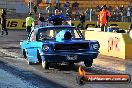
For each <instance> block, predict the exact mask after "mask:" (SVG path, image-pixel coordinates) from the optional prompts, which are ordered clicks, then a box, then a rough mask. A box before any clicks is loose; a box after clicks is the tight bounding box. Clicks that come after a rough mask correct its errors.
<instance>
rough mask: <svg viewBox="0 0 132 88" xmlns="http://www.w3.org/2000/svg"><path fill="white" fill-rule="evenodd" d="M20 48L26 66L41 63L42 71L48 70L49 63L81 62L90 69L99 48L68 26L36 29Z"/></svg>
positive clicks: (78, 31) (96, 43)
mask: <svg viewBox="0 0 132 88" xmlns="http://www.w3.org/2000/svg"><path fill="white" fill-rule="evenodd" d="M20 46H21V50H22V53H23V56H24V58H25V59H27V61H28V64H35V63H42V67H43V68H44V69H49V67H50V64H51V63H63V62H64V63H69V64H74V63H78V62H81V61H84V64H85V66H86V67H91V66H92V63H93V59H95V58H97V56H98V53H99V47H100V45H99V42H98V41H96V40H84V37H83V35H82V33H81V31H80V30H79V29H78V28H76V27H74V26H68V25H67V26H66V25H65V26H64V25H58V26H45V27H36V28H34V29H32V31H31V33H30V35H29V37H28V39H27V40H23V41H21V42H20Z"/></svg>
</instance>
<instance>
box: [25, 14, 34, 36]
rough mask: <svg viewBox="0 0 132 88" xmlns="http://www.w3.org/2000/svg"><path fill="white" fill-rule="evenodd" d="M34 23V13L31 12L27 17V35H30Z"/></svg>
mask: <svg viewBox="0 0 132 88" xmlns="http://www.w3.org/2000/svg"><path fill="white" fill-rule="evenodd" d="M33 24H34V19H33V17H32V14H31V13H29V16H28V17H27V18H26V31H27V33H28V34H27V35H28V36H29V34H30V32H31V28H32V26H33Z"/></svg>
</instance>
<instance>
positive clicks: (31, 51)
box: [27, 30, 38, 61]
mask: <svg viewBox="0 0 132 88" xmlns="http://www.w3.org/2000/svg"><path fill="white" fill-rule="evenodd" d="M36 45H38V42H37V41H36V31H34V30H33V31H32V32H31V35H30V36H29V39H28V41H27V55H28V58H29V59H32V60H33V59H37V48H38V46H36ZM33 61H35V60H33Z"/></svg>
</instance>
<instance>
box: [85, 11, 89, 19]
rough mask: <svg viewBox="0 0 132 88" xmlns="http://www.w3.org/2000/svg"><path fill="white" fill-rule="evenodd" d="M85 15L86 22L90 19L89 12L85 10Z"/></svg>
mask: <svg viewBox="0 0 132 88" xmlns="http://www.w3.org/2000/svg"><path fill="white" fill-rule="evenodd" d="M85 14H86V20H89V18H90V10H89V9H87V10H86V11H85Z"/></svg>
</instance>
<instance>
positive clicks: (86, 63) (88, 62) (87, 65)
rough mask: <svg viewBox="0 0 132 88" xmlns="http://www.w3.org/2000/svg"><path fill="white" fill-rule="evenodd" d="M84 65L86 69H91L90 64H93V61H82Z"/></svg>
mask: <svg viewBox="0 0 132 88" xmlns="http://www.w3.org/2000/svg"><path fill="white" fill-rule="evenodd" d="M84 64H85V66H86V67H91V66H92V64H93V60H87V61H84Z"/></svg>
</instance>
